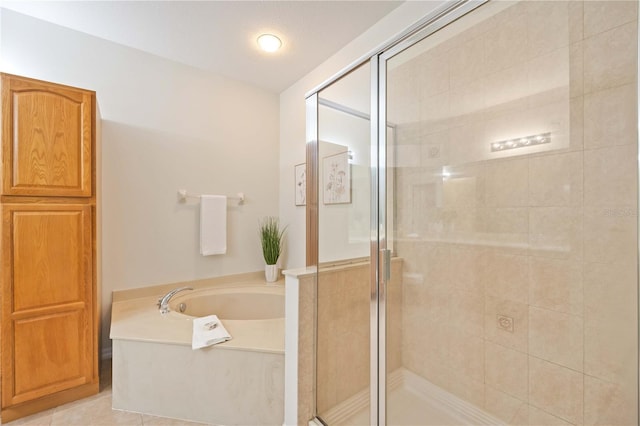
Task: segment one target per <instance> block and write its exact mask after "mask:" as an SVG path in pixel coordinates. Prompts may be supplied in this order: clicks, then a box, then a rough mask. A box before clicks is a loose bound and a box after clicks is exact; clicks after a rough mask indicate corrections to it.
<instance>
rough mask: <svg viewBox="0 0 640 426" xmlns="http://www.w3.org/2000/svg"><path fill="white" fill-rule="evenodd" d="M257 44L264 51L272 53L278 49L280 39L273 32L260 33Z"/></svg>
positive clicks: (280, 43) (280, 44) (280, 42)
mask: <svg viewBox="0 0 640 426" xmlns="http://www.w3.org/2000/svg"><path fill="white" fill-rule="evenodd" d="M258 46H260V49H262V50H264V51H265V52H269V53H273V52H275V51H277V50H278V49H280V47H281V46H282V41H281V40H280V39H279V38H278V37H276V36H274V35H273V34H262V35H261V36H260V37H258Z"/></svg>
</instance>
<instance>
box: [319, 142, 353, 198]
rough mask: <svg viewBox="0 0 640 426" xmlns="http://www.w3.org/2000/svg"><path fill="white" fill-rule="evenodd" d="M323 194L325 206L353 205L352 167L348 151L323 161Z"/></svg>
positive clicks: (325, 158)
mask: <svg viewBox="0 0 640 426" xmlns="http://www.w3.org/2000/svg"><path fill="white" fill-rule="evenodd" d="M322 194H323V197H322V201H323V202H324V204H350V203H351V165H350V164H349V152H348V151H344V152H341V153H338V154H334V155H329V156H327V157H324V158H323V159H322Z"/></svg>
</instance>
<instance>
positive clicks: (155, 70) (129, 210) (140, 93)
mask: <svg viewBox="0 0 640 426" xmlns="http://www.w3.org/2000/svg"><path fill="white" fill-rule="evenodd" d="M0 23H1V31H0V40H1V44H0V49H1V52H2V58H1V59H2V63H1V67H0V70H1V71H4V72H8V73H13V74H19V75H24V76H28V77H33V78H38V79H43V80H48V81H53V82H57V83H62V84H68V85H72V86H77V87H83V88H86V89H91V90H95V91H96V92H97V98H98V102H99V104H100V110H101V113H102V119H103V122H102V124H103V133H102V143H103V146H102V170H103V173H102V184H103V198H102V217H103V222H102V224H103V241H102V270H103V279H102V286H103V291H102V305H103V314H102V316H103V318H102V319H103V327H102V330H103V337H102V341H103V344H104V345H106V347H107V350H108V347H109V346H110V342H109V340H108V327H109V321H108V320H109V316H110V309H109V308H110V304H111V291H112V290H116V289H126V288H136V287H143V286H149V285H154V284H164V283H170V282H175V281H187V280H193V279H199V278H206V277H214V276H222V275H228V274H234V273H241V272H249V271H257V270H260V269H262V267H263V260H262V255H261V251H260V245H259V241H258V236H257V235H258V234H257V224H258V221H259V218H260V217H262V216H265V215H277V214H278V168H277V164H278V121H279V119H278V113H279V111H278V96H277V95H275V94H272V93H269V92H266V91H263V90H261V89H258V88H255V87H252V86H249V85H246V84H244V83H240V82H237V81H234V80H230V79H228V78H223V77H221V76H218V75H215V74H212V73H209V72H204V71H200V70H197V69H194V68H191V67H188V66H185V65H182V64H179V63H175V62H171V61H168V60H164V59H161V58H159V57H156V56H153V55H150V54H146V53H144V52H141V51H138V50H135V49H131V48H127V47H123V46H121V45H118V44H115V43H112V42H108V41H105V40H101V39H98V38H95V37H92V36H88V35H86V34H83V33H80V32H76V31H72V30H69V29H66V28H63V27H60V26H57V25H53V24H50V23H46V22H44V21H40V20H37V19H34V18H30V17H27V16H24V15H21V14H18V13H15V12H12V11H9V10H3V11H2V15H1V21H0ZM291 173H292V174H293V169H291ZM178 188H185V189H187V190H189V191H192V192H196V193H210V194H227V195H231V194H235V193H237V192H240V191H242V192H244V193H245V194H246V196H247V203H246V204H245V205H244V206H241V207H234V206H233V203H231V202H230V203H229V205H230V208H229V210H228V239H227V247H228V250H227V254H226V255H219V256H208V257H202V256H200V254H199V246H198V244H199V242H198V229H199V228H198V227H199V216H198V204H197V202H189V203H188V204H187V205H184V204H179V203H178V202H177V196H176V192H177V190H178ZM285 222H286V221H285Z"/></svg>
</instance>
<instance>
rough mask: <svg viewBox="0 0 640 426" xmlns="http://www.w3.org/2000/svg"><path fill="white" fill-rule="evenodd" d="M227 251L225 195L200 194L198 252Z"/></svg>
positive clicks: (214, 252)
mask: <svg viewBox="0 0 640 426" xmlns="http://www.w3.org/2000/svg"><path fill="white" fill-rule="evenodd" d="M226 252H227V197H225V196H224V195H202V196H200V254H201V255H203V256H209V255H211V254H225V253H226Z"/></svg>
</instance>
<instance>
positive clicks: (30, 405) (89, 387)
mask: <svg viewBox="0 0 640 426" xmlns="http://www.w3.org/2000/svg"><path fill="white" fill-rule="evenodd" d="M98 391H99V385H98V383H97V382H96V383H88V384H86V385H82V386H78V387H75V388H71V389H67V390H64V391H60V392H56V393H54V394H51V395H47V396H43V397H41V398H38V399H34V400H33V401H28V402H23V403H21V404H17V405H14V406H11V407H6V408H3V409H2V413H1V414H0V418H1V419H2V423H3V424H4V423H8V422H11V421H13V420H16V419H20V418H22V417H26V416H29V415H31V414H35V413H39V412H41V411H44V410H47V409H49V408H54V407H58V406H60V405H63V404H66V403H68V402H72V401H77V400H78V399H82V398H86V397H88V396H91V395H95V394H97V393H98Z"/></svg>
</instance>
